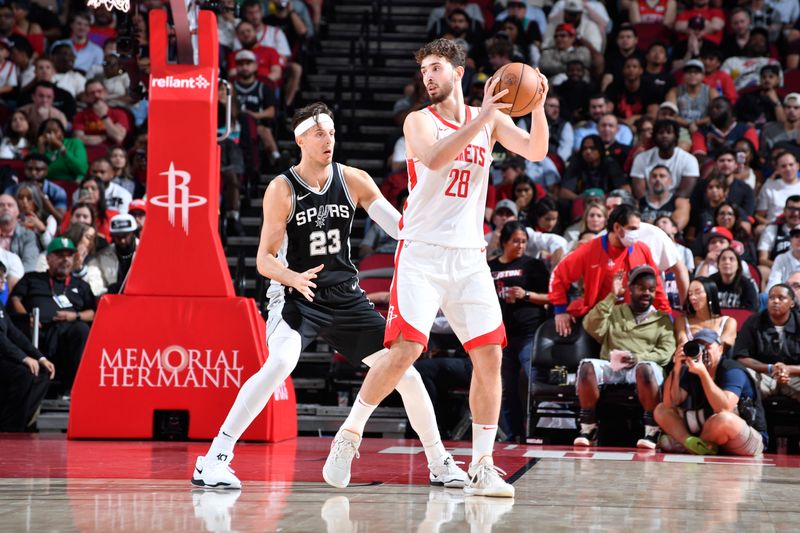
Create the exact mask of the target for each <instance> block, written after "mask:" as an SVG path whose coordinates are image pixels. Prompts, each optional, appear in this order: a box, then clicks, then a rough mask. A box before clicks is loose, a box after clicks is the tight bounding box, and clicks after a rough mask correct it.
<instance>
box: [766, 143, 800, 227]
mask: <svg viewBox="0 0 800 533" xmlns="http://www.w3.org/2000/svg"><path fill="white" fill-rule="evenodd" d="M775 168H776V174H777V176H778V179H773V180H767V181H766V182H764V185H763V186H762V187H761V192H760V193H759V194H758V201H757V202H756V220H757V221H758V222H759V223H761V224H769V223H771V222H774V221H775V219H776V218H777V217H778V215H780V214H781V213H782V212H783V208H784V206H785V205H786V200H787V198H789V197H790V196H794V195H796V194H800V177H798V164H797V156H795V155H794V154H793V153H792V152H786V153H784V154H783V155H781V156H779V157H778V159H777V164H776V166H775Z"/></svg>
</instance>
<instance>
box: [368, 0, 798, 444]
mask: <svg viewBox="0 0 800 533" xmlns="http://www.w3.org/2000/svg"><path fill="white" fill-rule="evenodd" d="M799 6H800V5H799V4H798V3H797V2H796V1H795V0H785V1H784V0H766V1H763V2H751V1H739V0H685V1H676V0H620V1H619V2H600V1H593V0H558V1H554V2H549V1H546V0H545V1H542V0H529V1H517V0H507V1H502V2H494V3H493V2H486V1H476V2H475V3H469V2H467V0H446V2H445V5H444V7H443V8H441V9H440V10H438V11H434V12H433V13H431V16H430V19H429V23H428V30H429V37H430V38H437V37H442V38H447V39H453V40H455V41H456V42H457V43H458V44H460V45H461V46H462V47H463V48H464V49H465V51H466V53H467V57H468V59H467V65H466V68H465V74H464V76H463V78H462V80H461V83H462V88H463V92H464V95H465V99H466V100H467V101H466V103H467V105H475V106H479V105H480V103H481V101H482V98H483V86H484V84H485V83H486V81H487V79H489V78H490V77H491V76H492V74H493V73H494V72H495V71H496V70H497V69H498V68H499V67H501V66H503V65H505V64H508V63H510V62H514V61H519V62H525V63H527V64H529V65H531V66H534V67H538V68H539V69H540V70H541V71H542V72H543V73H545V74H546V75H547V76H548V78H549V82H550V93H549V95H548V98H547V99H546V101H545V114H546V115H547V118H548V124H549V130H550V131H549V133H550V150H549V153H548V155H547V158H546V159H545V160H544V161H541V162H531V161H524V160H520V159H519V158H518V157H517V155H516V154H514V153H512V152H510V151H508V150H506V149H505V148H504V147H502V146H499V145H498V146H495V149H494V153H493V157H494V165H493V169H492V177H493V180H492V181H493V185H490V187H489V191H488V194H487V206H486V221H485V222H486V241H487V243H488V244H487V250H488V253H489V257H488V259H489V261H490V265H492V271H493V274H494V276H495V279H496V282H497V292H498V296H499V298H500V300H501V302H502V305H503V308H504V319H505V321H506V327H507V328H509V327H510V329H511V331H513V335H511V334H510V335H509V346H508V348H506V350H505V352H504V368H506V367H507V368H508V371H507V372H505V373H504V389H507V391H508V392H507V394H506V395H505V396H504V406H503V410H502V415H503V416H502V417H501V421H502V422H501V425H502V426H503V429H504V431H505V433H506V435H507V436H509V437H510V438H520V431H521V430H522V426H523V421H522V420H521V419H520V418H519V415H518V413H519V411H520V410H519V405H518V400H516V399H515V398H514V396H515V395H516V391H517V384H516V378H517V377H518V374H519V368H520V366H521V367H522V368H525V367H526V366H529V364H528V363H529V361H530V360H531V357H532V355H531V350H532V349H533V348H532V346H531V344H532V342H531V338H532V335H533V332H534V331H535V330H536V328H537V327H538V326H539V325H541V324H542V322H543V321H544V320H545V319H546V318H547V317H548V316H552V317H554V320H555V329H556V331H557V334H558V335H569V334H570V333H571V332H572V331H573V329H574V328H575V327H578V328H582V329H584V330H585V331H586V332H587V333H588V334H589V335H590V336H592V337H594V338H595V339H596V340H597V341H598V342H599V343H601V344H602V351H601V352H599V353H598V354H596V356H597V357H598V358H590V359H588V360H587V361H585V362H584V364H581V365H580V368H579V369H578V371H577V375H576V376H575V380H576V386H577V389H578V396H579V403H580V406H581V414H580V430H579V432H580V436H579V438H578V439H576V444H577V445H589V444H593V443H595V442H596V441H597V420H596V417H595V406H596V404H597V401H598V397H599V396H600V394H601V391H602V389H603V385H605V384H617V383H626V384H630V385H635V386H636V388H637V390H638V397H639V399H640V402H641V405H642V407H643V410H644V412H645V418H644V421H643V422H644V427H645V433H644V435H643V437H642V439H641V440H640V441H639V444H640V445H641V446H644V447H648V448H651V447H655V445H656V442H657V441H658V435H659V432H660V431H661V430H663V432H664V434H665V435H669V437H670V438H672V439H673V440H674V441H675V442H672V444H673V446H672V448H681V447H683V448H686V449H689V450H691V451H693V452H696V453H707V452H709V451H714V450H716V447H717V445H718V446H719V447H721V448H722V449H724V450H727V451H730V452H732V453H748V454H753V453H758V452H759V450H760V448H759V446H757V444H760V445H763V444H765V443H766V442H767V436H766V427H765V426H763V424H762V422H763V420H761V419H760V418H759V417H757V416H754V417H751V418H749V419H748V418H747V417H746V416H745V415H742V413H741V411H742V410H743V409H744V406H743V405H742V404H739V405H738V407H739V408H740V416H739V420H742V419H744V420H745V421H746V422H747V427H750V428H752V427H755V428H756V430H754V431H755V433H753V435H751V434H750V433H748V432H747V431H745V429H744V428H743V427H742V426H741V425H740V424H739V423H738V422H736V421H735V420H733V419H732V418H731V417H730V416H729V414H730V413H734V412H736V409H735V407H736V406H737V402H738V401H739V400H742V402H744V403H748V402H750V403H753V402H754V401H755V403H758V402H757V401H756V400H757V398H756V396H757V395H756V394H755V392H754V391H755V390H756V388H758V387H760V388H761V392H762V393H763V394H775V393H779V394H785V395H793V394H796V390H797V389H796V383H797V382H796V381H795V380H797V377H798V376H800V366H797V365H798V363H800V351H798V350H797V347H796V346H794V344H793V343H794V342H796V341H797V339H798V338H800V337H797V335H798V334H800V332H798V331H796V330H795V329H794V321H795V320H797V317H798V316H800V315H798V314H797V313H796V312H795V311H796V310H797V303H796V300H795V295H794V292H793V291H792V290H791V289H789V287H790V285H788V283H789V280H790V278H791V277H792V275H796V276H798V278H800V274H796V273H798V272H800V176H799V174H798V172H799V171H800V167H798V158H800V144H798V138H799V137H800V70H798V67H799V66H800V7H799ZM426 105H428V102H427V100H426V95H425V91H424V88H420V80H419V78H418V77H415V79H414V80H413V81H412V82H411V83H409V85H408V86H407V87H406V92H405V96H404V98H403V99H401V100H399V101H398V102H397V104H396V105H395V109H394V111H395V120H396V121H397V122H398V123H402V121H403V119H404V118H405V116H406V115H407V113H409V112H410V111H413V110H415V109H420V108H422V107H424V106H426ZM516 120H517V123H518V126H519V127H522V128H529V125H530V120H529V119H528V118H527V117H520V118H517V119H516ZM403 143H404V140H403V139H402V138H401V139H399V140H398V142H397V144H396V145H395V154H397V152H398V151H402V147H403V145H404V144H403ZM401 158H402V156H400V157H398V156H397V155H394V156H393V157H392V161H399V160H401ZM404 180H405V176H404V170H403V168H402V166H401V165H393V166H392V167H391V169H390V174H389V175H388V176H387V178H386V179H385V181H384V186H383V191H384V193H385V194H386V195H387V197H389V199H390V201H391V200H392V199H393V198H394V196H392V194H393V191H394V190H396V189H397V183H404ZM509 225H511V226H510V227H511V228H513V231H512V230H509V231H506V230H505V228H506V227H509ZM523 241H524V249H525V251H524V255H525V256H524V257H521V256H520V255H519V252H518V251H519V250H521V249H522V248H523ZM517 263H520V265H523V266H520V267H519V268H516V269H514V272H516V273H517V275H516V276H515V277H512V276H511V274H509V273H508V272H507V270H509V268H510V267H509V265H513V264H517ZM541 269H546V270H547V271H548V273H549V275H548V279H549V287H548V289H547V291H545V290H544V289H543V288H542V286H541V283H542V279H541V274H540V275H539V276H531V275H530V274H529V272H534V271H536V272H541ZM634 273H635V274H636V275H634ZM512 280H513V282H512ZM787 290H788V292H787ZM783 298H786V299H787V302H788V303H786V302H784V303H783V304H782V305H783V306H784V307H786V309H785V310H784V311H785V312H782V313H777V311H775V312H773V307H775V306H777V305H778V303H775V302H778V301H780V302H783ZM622 301H625V302H626V304H627V305H624V306H622V305H618V306H615V305H614V304H617V303H620V302H622ZM787 306H788V307H787ZM737 312H741V313H744V314H740V315H738V316H740V320H739V321H738V322H737V321H736V319H734V318H729V317H727V316H725V315H727V314H736V313H737ZM747 313H753V315H752V317H751V318H750V319H748V320H747V321H745V320H744V318H743V317H746V316H747ZM759 313H760V314H759ZM521 317H526V318H525V320H524V321H522V318H521ZM770 317H771V318H770ZM787 317H788V318H787ZM669 318H672V320H670V319H669ZM768 320H769V321H771V322H769V323H770V324H772V327H773V328H774V329H773V331H774V335H773V336H765V335H764V334H762V333H756V332H757V331H758V332H760V331H762V329H761V328H764V327H767V326H765V325H764V324H766V323H767V322H766V321H768ZM758 321H761V322H762V323H763V324H761V325H760V326H757V324H760V323H759V322H758ZM673 322H674V326H673ZM738 329H742V333H741V334H740V335H738V336H737V330H738ZM746 331H750V333H748V334H747V336H746V337H745V336H744V335H745V333H744V332H746ZM700 332H702V334H700ZM692 339H697V342H700V343H701V344H702V350H701V352H702V353H704V354H705V356H704V357H703V358H701V361H702V362H703V363H704V364H702V365H701V364H695V363H696V361H695V359H692V358H691V357H689V356H687V355H685V354H684V346H685V344H686V343H687V342H689V341H692ZM769 339H771V341H770V340H769ZM767 342H775V343H778V344H780V346H781V347H782V348H781V349H778V348H771V349H770V350H767V352H764V346H765V345H766V343H767ZM745 344H746V345H747V348H745ZM676 354H677V355H676ZM745 354H750V355H745ZM587 355H588V354H587ZM534 356H535V354H534ZM751 356H752V357H751ZM732 357H735V358H737V360H738V362H736V361H733V360H732V359H731V358H732ZM689 359H691V362H687V361H688V360H689ZM740 363H741V364H740ZM762 363H763V364H762ZM742 365H744V366H742ZM767 365H768V366H767ZM423 366H425V367H426V368H430V366H431V364H430V363H424V365H423ZM701 366H702V367H703V368H705V369H706V371H705V374H706V375H707V376H708V375H710V376H711V380H705V379H704V378H703V372H704V371H703V370H702V369H701V368H700V367H701ZM744 367H747V369H748V372H749V374H748V373H745V371H744V370H743V368H744ZM673 368H674V369H676V370H673ZM525 370H526V373H527V372H529V373H530V375H529V376H528V378H529V379H531V380H537V379H542V380H546V379H547V376H546V375H536V374H537V373H536V369H530V370H533V372H530V370H529V369H528V368H525ZM670 372H672V373H673V374H675V377H674V378H670V379H669V380H668V381H667V383H666V384H664V380H665V379H666V378H668V376H670V375H671V374H670ZM687 372H688V374H689V375H691V376H699V378H697V379H699V382H698V381H697V380H696V379H694V377H692V378H689V377H687ZM722 376H727V377H724V378H723V377H722ZM717 378H718V379H717ZM715 380H716V381H715ZM701 382H702V387H701V386H700V383H701ZM711 382H715V383H717V385H716V388H714V387H711V386H708V387H706V385H708V383H711ZM792 387H794V389H792ZM667 389H669V392H668V390H667ZM789 389H792V390H794V391H795V392H794V393H791V394H790V392H789ZM687 391H688V392H687ZM687 394H688V396H687ZM704 395H705V396H704ZM517 396H518V395H517ZM734 396H735V397H736V398H738V399H737V400H735V399H734ZM723 397H725V401H722V398H723ZM704 398H705V399H704ZM745 399H746V400H745ZM759 405H760V404H759ZM698 406H700V407H698ZM687 411H691V412H695V414H697V412H700V414H701V422H700V423H699V426H693V427H691V428H688V429H687V428H685V427H683V426H681V425H680V424H679V423H678V422H679V421H678V422H676V418H678V415H679V414H682V413H685V412H687ZM723 411H725V413H723ZM756 411H757V410H756ZM761 414H762V415H763V412H762V413H761ZM712 415H714V416H712ZM734 416H735V415H734ZM704 417H705V418H704ZM743 417H744V418H743ZM706 419H708V420H706ZM756 419H758V420H756ZM703 420H706V422H708V424H707V426H706V429H705V430H704V429H703ZM659 426H660V428H659ZM687 431H688V433H687ZM756 436H758V438H756ZM762 436H763V437H764V438H763V442H762V440H761V437H762ZM689 437H691V438H689ZM662 440H665V441H666V444H665V446H669V445H670V442H669V440H668V439H667V437H666V436H665V437H663V438H662ZM756 441H758V442H756ZM762 447H763V446H762Z"/></svg>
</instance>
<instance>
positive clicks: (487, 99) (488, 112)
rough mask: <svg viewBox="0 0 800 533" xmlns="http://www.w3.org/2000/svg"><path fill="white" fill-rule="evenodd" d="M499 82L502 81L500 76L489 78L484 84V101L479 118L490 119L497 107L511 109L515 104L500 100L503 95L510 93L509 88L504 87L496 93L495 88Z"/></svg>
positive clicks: (498, 108)
mask: <svg viewBox="0 0 800 533" xmlns="http://www.w3.org/2000/svg"><path fill="white" fill-rule="evenodd" d="M498 83H500V78H489V79H488V80H487V81H486V84H485V85H484V86H483V103H482V104H481V112H480V113H479V114H478V118H483V119H484V120H489V119H490V118H491V117H492V116H493V115H494V111H495V110H496V109H497V110H502V109H511V107H512V105H513V104H505V103H503V102H501V101H500V99H501V98H502V97H504V96H505V95H507V94H508V89H503V90H502V91H500V92H498V93H497V94H494V89H495V87H497V84H498Z"/></svg>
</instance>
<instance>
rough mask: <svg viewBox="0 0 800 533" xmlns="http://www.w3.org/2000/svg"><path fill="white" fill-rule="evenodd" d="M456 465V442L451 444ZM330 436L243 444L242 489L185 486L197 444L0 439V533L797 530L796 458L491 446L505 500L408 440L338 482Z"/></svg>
mask: <svg viewBox="0 0 800 533" xmlns="http://www.w3.org/2000/svg"><path fill="white" fill-rule="evenodd" d="M450 444H451V446H448V449H450V450H451V452H452V453H453V455H454V456H455V458H456V459H457V460H465V461H466V460H469V449H468V448H464V447H463V446H464V445H465V444H468V443H463V442H459V443H450ZM329 445H330V438H314V437H301V438H298V439H295V440H291V441H288V442H282V443H277V444H248V443H243V444H241V445H240V446H238V447H237V449H236V458H235V459H234V462H233V466H234V468H235V469H236V471H237V475H239V477H240V478H241V479H242V481H243V483H244V488H243V490H242V491H204V490H199V489H193V488H192V486H191V485H190V484H189V481H188V480H189V477H190V475H191V470H192V468H193V466H194V460H195V457H196V456H197V455H198V454H202V453H205V450H206V447H207V443H165V442H149V441H67V440H66V439H65V438H64V437H63V436H61V435H10V434H0V450H2V452H0V467H1V470H0V472H1V473H0V476H2V477H0V531H2V532H6V531H8V532H23V531H32V532H50V531H65V532H66V531H84V532H95V531H96V532H117V531H159V532H160V531H198V532H202V531H214V532H217V531H220V532H222V531H287V532H288V531H297V532H323V533H324V532H330V533H354V532H361V533H363V532H391V533H394V532H405V531H413V532H442V533H444V532H460V531H469V532H489V531H495V532H506V531H508V532H521V531H531V532H534V531H535V532H541V531H587V530H591V531H619V532H623V531H624V532H629V531H631V532H637V531H675V532H684V531H690V532H708V531H736V532H744V531H747V532H749V531H785V532H790V531H791V532H796V531H800V468H798V467H800V457H796V456H785V455H778V456H776V455H768V456H765V457H764V458H763V459H757V460H753V459H750V460H748V459H736V458H702V457H694V456H682V455H665V454H660V453H655V452H646V453H641V452H638V451H636V450H623V449H600V450H597V449H595V450H592V451H589V452H576V451H574V449H572V448H555V447H542V446H523V445H506V444H498V445H497V448H496V455H495V457H496V463H497V465H498V466H500V467H501V468H503V469H504V470H506V471H507V472H508V475H509V477H510V479H511V480H513V483H514V486H515V487H516V491H517V492H516V494H517V495H516V498H515V499H514V500H513V501H510V500H505V499H497V498H482V497H466V498H465V497H464V495H463V493H462V492H461V491H460V490H452V489H442V488H435V487H430V486H428V482H427V469H426V461H425V456H424V454H423V453H422V450H421V448H418V447H417V442H416V441H410V440H390V439H366V440H365V441H364V442H363V444H362V446H361V458H360V459H358V460H356V461H355V463H354V469H353V483H352V485H351V486H350V487H349V488H347V489H344V490H338V489H333V488H331V487H329V486H327V485H326V484H324V483H322V482H321V475H320V470H321V468H322V464H323V462H324V460H325V457H326V455H327V450H328V447H329Z"/></svg>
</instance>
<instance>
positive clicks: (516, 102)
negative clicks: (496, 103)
mask: <svg viewBox="0 0 800 533" xmlns="http://www.w3.org/2000/svg"><path fill="white" fill-rule="evenodd" d="M492 77H493V78H500V83H498V84H497V86H496V87H495V89H494V94H497V93H498V92H500V91H502V90H503V89H508V94H506V95H505V96H504V97H503V98H501V99H500V102H503V103H504V104H511V107H510V108H507V109H501V111H503V112H504V113H508V114H509V115H511V116H512V117H521V116H524V115H527V114H528V113H530V112H531V111H532V110H533V106H534V105H536V103H537V102H538V101H539V100H540V98H541V96H542V94H543V93H544V87H543V86H542V84H541V83H540V82H539V76H538V75H537V74H536V70H534V68H533V67H531V66H530V65H526V64H525V63H509V64H508V65H503V66H502V67H500V69H499V70H498V71H497V72H495V73H494V75H493V76H492Z"/></svg>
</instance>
